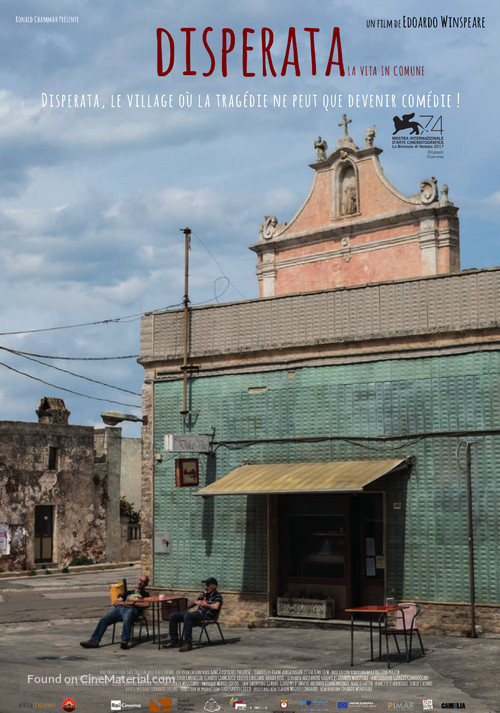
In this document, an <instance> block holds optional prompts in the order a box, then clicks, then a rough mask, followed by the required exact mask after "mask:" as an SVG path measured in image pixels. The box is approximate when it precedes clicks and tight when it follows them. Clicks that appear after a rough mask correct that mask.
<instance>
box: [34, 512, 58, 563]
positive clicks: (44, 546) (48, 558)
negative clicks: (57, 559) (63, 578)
mask: <svg viewBox="0 0 500 713" xmlns="http://www.w3.org/2000/svg"><path fill="white" fill-rule="evenodd" d="M53 547H54V506H53V505H36V506H35V562H52V554H53Z"/></svg>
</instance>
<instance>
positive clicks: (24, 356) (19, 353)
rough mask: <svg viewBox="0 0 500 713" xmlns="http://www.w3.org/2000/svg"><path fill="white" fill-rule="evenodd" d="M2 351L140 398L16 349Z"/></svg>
mask: <svg viewBox="0 0 500 713" xmlns="http://www.w3.org/2000/svg"><path fill="white" fill-rule="evenodd" d="M0 349H3V350H4V351H7V352H10V353H11V354H16V355H18V356H21V357H23V359H28V360H29V361H34V362H36V363H37V364H41V365H42V366H46V367H48V368H49V369H55V370H56V371H61V372H63V373H64V374H69V375H70V376H76V377H77V378H78V379H84V380H85V381H91V382H92V383H94V384H99V385H100V386H106V387H107V388H108V389H116V391H123V392H124V393H126V394H132V395H133V396H140V394H139V393H137V392H136V391H130V389H123V388H122V387H121V386H113V385H112V384H106V383H105V382H104V381H97V379H91V378H90V377H89V376H83V375H82V374H75V372H74V371H68V369H61V367H59V366H54V364H47V363H46V362H44V361H41V360H40V359H34V358H33V357H31V356H27V355H26V354H23V353H22V352H16V351H15V349H7V348H6V347H0Z"/></svg>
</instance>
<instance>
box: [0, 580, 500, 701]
mask: <svg viewBox="0 0 500 713" xmlns="http://www.w3.org/2000/svg"><path fill="white" fill-rule="evenodd" d="M47 579H48V577H47ZM12 581H13V580H9V582H10V583H11V582H12ZM117 581H119V577H118V579H117ZM10 583H9V585H8V586H7V585H6V584H5V582H4V583H3V595H4V596H7V594H6V592H12V587H11V585H10ZM42 585H43V588H44V591H42V592H40V591H39V590H37V587H36V586H33V584H30V585H29V591H31V592H32V595H33V596H35V594H37V595H40V596H42V595H43V594H45V595H47V594H50V592H51V587H53V586H54V585H53V584H51V585H50V586H49V584H48V582H47V583H45V581H42V582H39V585H38V586H39V587H42ZM0 591H2V590H1V589H0ZM22 591H23V587H22V585H21V588H20V589H19V592H22ZM73 591H74V590H73ZM96 591H98V590H96ZM9 596H10V594H9ZM48 601H51V600H50V599H48ZM72 601H74V602H78V601H80V600H78V599H74V600H72ZM94 601H98V600H97V599H96V600H94ZM66 614H68V612H66ZM95 621H96V619H95V617H92V618H89V617H87V616H84V618H80V612H79V611H76V610H74V611H73V617H71V618H65V619H62V618H57V617H56V616H55V615H54V617H53V618H52V619H51V620H49V621H40V620H39V621H22V622H18V623H14V622H13V621H12V620H11V623H8V624H6V625H4V633H3V637H2V644H3V645H2V650H1V654H0V657H1V658H0V666H1V669H0V670H1V676H2V693H1V698H0V713H11V712H13V711H19V710H22V709H26V708H28V707H29V708H32V709H33V707H34V706H33V704H35V706H36V709H37V710H40V709H41V708H43V709H48V706H55V708H54V709H55V710H59V711H60V710H62V707H61V706H62V702H63V701H64V700H65V699H66V698H68V697H69V698H73V699H74V701H75V702H76V705H77V707H76V711H77V712H78V713H93V712H94V711H109V710H120V709H121V710H130V709H132V706H133V707H134V708H135V707H138V706H141V708H142V709H143V710H146V711H149V710H160V711H161V710H165V708H164V707H161V706H165V703H163V704H162V703H161V701H160V699H162V700H167V699H171V701H172V711H173V713H204V711H208V713H215V712H216V711H221V713H232V712H233V711H235V710H236V708H235V706H233V705H232V703H231V698H233V697H236V699H237V700H239V701H242V704H238V707H239V708H240V707H241V705H244V706H246V710H252V708H253V709H258V708H260V709H262V708H267V710H269V711H270V713H272V712H273V711H277V712H279V713H281V712H282V709H281V707H280V706H281V701H282V699H286V700H287V704H288V708H287V713H291V712H292V711H293V713H299V711H300V712H302V711H304V712H305V711H307V710H311V711H336V710H339V709H342V708H346V704H347V708H348V710H349V709H351V710H353V709H354V710H355V711H364V710H370V711H376V712H381V711H388V710H393V711H396V710H403V711H415V712H420V711H424V710H432V709H431V708H430V706H431V705H432V707H433V709H435V710H443V704H446V707H447V708H450V707H451V704H454V705H453V707H454V708H455V709H459V710H466V711H467V712H468V713H493V712H494V713H500V685H499V676H498V663H499V661H500V640H499V639H488V638H480V639H465V638H451V637H450V638H448V637H441V636H439V637H438V636H428V635H427V636H425V637H424V644H425V646H426V649H427V654H426V656H420V655H419V656H418V657H417V658H416V659H415V660H413V661H411V662H410V663H409V664H408V663H406V662H403V661H401V660H400V659H397V658H396V656H393V657H392V658H391V669H390V670H388V669H387V666H386V665H385V662H380V661H375V662H372V661H370V660H369V634H368V631H367V630H366V629H360V630H356V632H355V665H354V667H352V668H351V666H350V661H349V651H350V638H349V637H350V634H349V631H348V630H335V631H332V630H329V631H327V630H317V629H253V630H249V629H243V628H240V629H227V628H226V629H225V630H224V633H225V636H226V640H227V643H226V645H222V644H220V643H219V644H215V645H213V646H204V647H201V648H198V649H195V650H193V651H192V652H189V653H179V652H178V651H177V650H168V651H167V650H163V649H160V650H159V649H158V648H157V646H156V645H154V644H153V643H151V642H144V643H142V644H140V645H137V646H135V647H134V648H132V649H130V650H127V651H124V650H122V649H120V647H119V645H116V644H115V645H111V644H110V641H111V632H108V634H107V638H106V639H105V640H103V642H102V643H103V646H101V647H100V648H99V649H96V650H87V649H83V648H81V647H80V646H79V642H80V641H81V640H83V639H86V638H88V636H89V634H90V633H91V631H92V629H93V627H94V625H95ZM112 701H113V703H112ZM116 701H120V702H121V703H120V704H118V703H117V702H116ZM233 703H235V701H233ZM112 706H113V707H112ZM127 706H128V707H127Z"/></svg>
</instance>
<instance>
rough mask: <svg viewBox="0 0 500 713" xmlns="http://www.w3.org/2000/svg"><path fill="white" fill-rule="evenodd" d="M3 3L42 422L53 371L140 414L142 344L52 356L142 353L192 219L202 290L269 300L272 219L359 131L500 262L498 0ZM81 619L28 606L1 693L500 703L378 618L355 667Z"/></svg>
mask: <svg viewBox="0 0 500 713" xmlns="http://www.w3.org/2000/svg"><path fill="white" fill-rule="evenodd" d="M0 13H1V14H0V17H1V26H0V27H1V34H2V44H1V52H2V62H1V65H0V67H1V68H0V73H1V86H0V111H1V126H0V137H1V138H0V147H1V148H0V150H1V161H0V192H1V197H0V211H1V218H2V234H1V239H0V246H1V253H2V266H3V270H2V279H1V280H0V290H1V293H2V316H3V320H2V325H3V328H2V340H3V345H4V347H5V348H6V349H7V350H8V351H6V352H3V354H4V356H3V358H2V365H3V367H4V369H3V370H2V371H1V372H0V389H1V392H2V405H1V409H2V414H1V418H2V419H5V420H26V421H29V420H33V416H32V414H33V411H34V409H35V408H36V406H37V404H38V402H39V400H40V396H43V395H45V393H44V391H45V390H46V389H49V390H51V393H54V394H55V395H60V396H62V397H64V398H65V401H66V404H67V406H68V407H69V408H70V410H71V412H72V423H75V424H82V425H84V424H87V425H99V423H100V419H99V412H100V410H102V409H103V408H118V409H120V410H125V411H127V410H130V409H132V411H133V412H134V413H140V391H141V385H142V379H143V371H142V369H141V367H140V366H138V365H137V363H136V360H135V358H129V359H128V360H127V359H123V360H122V361H119V362H117V361H109V362H108V361H101V362H98V364H99V366H98V367H96V365H95V362H94V363H90V364H89V363H87V362H85V363H83V364H82V363H79V368H78V371H79V377H80V378H81V377H82V376H83V378H84V379H86V381H85V383H83V385H82V382H81V381H78V382H77V381H76V380H75V376H74V374H71V373H69V371H68V370H66V371H65V372H64V371H61V370H60V371H58V373H57V374H55V375H54V374H53V373H47V370H46V366H45V365H44V364H42V363H40V361H34V357H36V359H40V358H42V357H44V355H65V356H66V357H67V358H68V359H70V358H81V357H82V356H85V357H89V358H90V357H93V358H96V359H97V358H105V357H106V358H107V357H111V356H113V357H117V356H120V357H122V356H123V357H124V356H131V357H136V356H137V353H138V349H139V346H138V345H139V328H140V325H139V319H140V316H141V315H142V314H143V313H144V312H147V311H151V310H155V309H164V308H167V307H173V306H179V305H181V304H182V296H183V289H184V283H183V280H184V244H183V235H182V229H183V228H184V227H185V226H189V227H190V228H191V229H192V231H193V233H192V243H191V252H190V300H191V304H192V305H200V304H210V303H215V302H223V301H231V300H239V299H248V298H253V297H257V296H258V284H257V279H256V277H255V256H254V254H253V253H251V252H250V251H249V250H248V246H250V245H253V244H255V243H256V242H257V239H258V231H259V226H260V225H261V224H262V223H263V222H264V220H265V216H269V215H277V216H279V220H283V221H286V220H289V219H290V218H291V217H292V216H293V215H294V214H295V212H296V210H297V209H298V208H299V207H300V205H302V203H303V201H304V199H305V197H306V196H307V194H308V192H309V190H310V187H311V182H312V178H313V172H312V171H311V169H310V167H309V165H310V164H312V163H314V162H315V161H316V160H317V157H318V155H319V154H318V152H321V151H325V152H328V151H331V150H332V149H333V148H334V147H335V145H336V143H337V140H338V139H339V137H341V136H345V135H349V136H351V137H352V138H353V140H354V141H355V143H356V144H357V145H358V146H363V145H365V142H371V144H369V145H374V146H377V147H378V148H380V149H381V150H382V151H383V153H382V154H381V157H380V161H381V164H382V167H383V170H384V173H385V175H386V176H387V179H388V180H389V181H390V183H392V185H394V186H395V187H396V188H397V189H398V190H399V191H401V192H402V193H404V194H407V195H410V194H416V193H418V192H419V189H420V182H421V180H422V179H429V178H431V177H436V178H437V180H438V182H439V185H440V186H442V185H443V184H446V185H447V186H448V191H449V193H448V195H449V200H450V201H452V202H453V203H455V204H456V205H458V206H459V208H460V213H459V215H460V225H461V267H462V268H463V269H466V268H472V267H488V266H493V265H497V264H498V229H499V225H498V223H499V217H498V215H499V211H498V208H499V205H500V189H499V175H498V174H499V159H500V156H499V152H500V149H499V141H498V127H497V122H496V118H497V116H498V115H499V112H498V103H499V94H498V91H497V89H496V86H497V78H498V72H499V69H500V59H499V52H498V37H499V33H500V27H499V24H500V23H499V15H500V13H499V12H498V7H497V5H496V4H495V3H494V2H493V0H489V1H482V0H479V2H477V3H475V4H472V3H466V2H463V1H462V0H458V1H457V0H455V1H453V2H452V1H451V0H445V1H444V2H441V3H435V2H430V1H429V0H423V1H422V2H420V3H418V4H416V3H402V4H401V3H394V2H387V1H385V0H381V2H379V3H377V4H373V3H369V2H365V1H364V0H355V1H354V2H350V3H349V2H342V1H340V0H338V1H337V0H333V1H332V2H330V3H318V2H311V1H309V0H306V1H305V2H299V0H290V1H289V2H287V3H281V4H280V3H270V2H263V1H262V0H254V1H253V2H248V1H247V0H243V2H239V3H229V2H221V1H220V0H215V1H214V2H210V3H207V2H201V0H186V1H185V2H182V3H178V2H176V3H174V2H171V0H152V1H151V2H145V3H140V2H136V1H133V0H121V2H118V1H117V0H105V1H103V2H96V1H94V2H91V1H90V0H15V1H14V0H4V2H2V6H1V8H0ZM367 145H368V144H367ZM29 355H31V361H30V363H29V364H28V365H26V362H25V359H26V358H30V356H29ZM73 371H76V369H73ZM89 380H90V381H89ZM92 380H94V381H93V382H92ZM96 380H99V382H101V384H100V385H99V384H98V383H97V384H96ZM41 384H43V386H41ZM109 385H111V387H113V386H114V387H116V386H119V387H120V388H121V389H122V391H121V392H120V393H119V392H117V391H116V390H112V388H111V387H110V386H109ZM123 389H126V390H127V391H128V393H125V394H124V393H123ZM104 402H105V403H104ZM127 429H129V430H127ZM124 434H125V435H138V434H139V431H138V429H137V427H136V426H133V425H130V424H129V425H128V426H125V427H124ZM167 534H168V533H167ZM0 539H1V538H0ZM2 541H3V545H2V547H3V550H4V551H5V550H6V549H8V547H9V541H8V534H7V533H4V535H3V540H2ZM372 566H375V565H374V564H373V563H372ZM40 586H41V585H40ZM72 596H73V595H72ZM75 601H76V600H75ZM78 616H79V615H78V607H76V608H75V612H74V617H73V619H72V624H71V626H72V627H74V630H75V635H74V648H73V649H72V648H71V646H70V645H69V643H66V644H65V645H62V644H60V643H57V642H58V641H59V640H58V636H59V633H58V632H59V629H58V627H59V624H58V623H57V622H54V621H53V622H51V623H50V624H47V622H44V620H43V619H44V617H43V613H41V614H40V615H38V616H34V615H33V613H32V612H30V615H29V616H27V615H23V613H22V612H20V613H19V621H18V623H16V624H15V625H10V626H9V631H8V636H9V637H14V638H12V639H9V641H12V642H13V643H12V646H13V647H14V649H15V651H16V655H15V656H13V657H9V651H8V650H5V648H4V650H3V654H2V677H5V681H7V680H8V686H7V687H6V688H7V690H8V695H7V697H3V698H2V699H1V701H0V711H2V712H3V713H10V712H11V711H14V710H19V709H23V708H26V709H30V708H44V709H51V708H53V709H56V710H60V709H61V707H62V708H63V709H64V710H77V711H79V712H81V713H85V712H86V711H89V712H90V711H100V710H103V711H104V710H128V709H133V708H141V709H142V710H150V711H167V713H177V712H179V713H202V711H203V710H205V711H207V712H208V713H217V711H223V712H224V713H230V711H232V710H233V709H234V710H236V709H241V710H267V711H269V712H271V711H280V710H288V711H289V712H292V711H293V713H298V712H299V711H305V710H312V711H333V710H337V709H342V708H354V709H356V710H373V711H382V710H390V709H400V710H414V711H425V710H432V709H436V708H441V707H442V704H443V703H446V705H447V706H448V707H455V708H467V709H468V710H469V711H474V713H476V712H480V711H483V710H484V711H486V710H488V707H487V705H486V704H485V703H484V702H483V701H481V700H480V699H472V698H471V694H470V693H468V692H465V691H462V690H460V689H459V687H457V686H454V684H453V683H452V682H451V681H450V679H448V678H446V676H445V671H444V670H443V669H442V668H440V667H439V666H437V667H434V666H433V664H432V662H430V663H428V662H427V661H426V660H425V659H424V658H423V657H420V658H418V661H415V662H411V663H410V664H406V663H403V664H401V665H400V666H399V665H398V666H397V667H396V668H394V667H393V668H391V669H387V667H386V666H385V664H384V661H383V660H382V662H380V661H375V662H371V661H369V649H367V648H366V647H367V641H368V640H367V639H363V638H362V637H363V636H365V635H367V632H364V633H363V634H359V633H358V632H356V639H355V653H356V656H359V659H361V660H359V659H357V663H356V662H355V665H354V666H353V667H351V666H350V660H349V652H350V646H351V640H350V632H349V630H348V629H343V630H339V631H338V632H336V631H335V630H329V631H326V633H325V630H319V631H318V633H317V635H316V636H314V635H311V633H309V635H305V634H304V632H303V631H302V630H300V632H299V633H297V634H296V635H294V632H293V630H291V629H283V630H282V638H281V639H280V640H279V641H278V642H277V643H276V642H274V643H273V642H272V641H271V639H270V638H269V635H268V634H267V635H266V636H264V634H261V636H262V638H257V636H258V635H259V634H258V633H255V632H252V631H250V630H249V631H248V634H247V636H253V635H254V633H255V638H254V641H255V644H254V645H253V648H252V646H251V645H250V644H249V642H248V640H247V641H246V642H245V630H243V634H242V633H241V632H240V633H239V635H238V637H234V636H233V635H232V634H231V630H230V629H226V636H227V637H228V638H229V639H234V638H237V639H238V641H241V648H240V649H239V646H238V641H236V642H233V643H232V644H231V645H226V646H225V647H224V646H217V647H207V648H206V650H204V658H203V662H202V664H201V663H200V659H199V658H197V659H196V660H195V662H194V663H193V659H189V654H187V657H188V658H187V660H186V658H182V657H180V656H177V657H176V658H175V660H174V659H173V656H172V655H171V654H170V655H167V652H164V651H162V650H160V649H158V648H157V647H156V646H155V645H153V644H150V643H145V644H143V645H141V646H140V647H138V648H137V649H136V650H134V651H127V652H121V653H120V651H119V650H116V649H115V648H112V647H109V648H106V649H105V653H104V654H102V652H90V654H87V653H85V652H83V650H82V649H80V647H79V646H78V642H79V640H80V638H82V636H83V632H84V630H85V631H86V629H88V628H89V626H90V625H89V624H88V623H86V624H85V626H82V624H81V623H78V621H79V620H78ZM27 621H30V622H33V623H31V624H30V625H29V627H28V626H27V625H26V622H27ZM61 626H63V628H64V626H66V627H67V624H66V625H63V624H61ZM16 631H17V632H18V634H19V635H18V637H17V638H15V634H16ZM65 631H68V629H67V628H66V629H65ZM358 636H359V637H361V638H360V639H358ZM70 640H71V637H70V636H68V635H67V636H66V641H67V642H69V641H70ZM377 645H378V642H377ZM358 646H359V647H360V648H358ZM247 647H248V648H247ZM238 649H239V650H238ZM417 649H418V647H417ZM23 650H24V651H25V655H23V665H22V666H21V665H20V664H19V656H20V653H19V652H20V651H23ZM108 652H109V653H108ZM259 652H260V655H259ZM94 653H95V654H96V656H93V655H92V654H94ZM179 659H180V661H179ZM429 660H430V657H429ZM458 660H459V659H457V661H458ZM367 661H368V664H367ZM451 665H453V664H452V662H450V666H451ZM459 678H460V676H459V675H458V674H457V677H456V679H457V680H458V679H459ZM448 704H449V705H448ZM444 707H446V706H444Z"/></svg>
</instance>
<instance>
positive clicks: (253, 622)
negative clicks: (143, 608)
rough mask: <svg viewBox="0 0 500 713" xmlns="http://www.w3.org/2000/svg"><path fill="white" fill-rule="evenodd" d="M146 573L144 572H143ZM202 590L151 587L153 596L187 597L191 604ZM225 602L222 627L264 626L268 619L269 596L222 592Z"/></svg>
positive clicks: (221, 620)
mask: <svg viewBox="0 0 500 713" xmlns="http://www.w3.org/2000/svg"><path fill="white" fill-rule="evenodd" d="M143 571H144V570H143ZM200 591H201V590H199V589H198V590H196V591H194V590H182V591H181V590H178V589H175V590H174V589H160V588H158V587H156V588H155V587H149V592H150V593H151V594H152V595H157V594H166V595H167V596H169V595H170V596H176V595H180V596H185V597H187V598H188V600H189V602H192V601H193V599H194V598H195V597H197V596H198V594H200ZM221 594H222V598H223V600H224V603H223V609H222V611H221V615H220V623H221V626H229V627H231V626H248V625H250V626H251V627H253V626H264V625H265V624H266V621H267V618H268V604H267V594H240V593H238V592H223V591H221Z"/></svg>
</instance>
